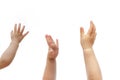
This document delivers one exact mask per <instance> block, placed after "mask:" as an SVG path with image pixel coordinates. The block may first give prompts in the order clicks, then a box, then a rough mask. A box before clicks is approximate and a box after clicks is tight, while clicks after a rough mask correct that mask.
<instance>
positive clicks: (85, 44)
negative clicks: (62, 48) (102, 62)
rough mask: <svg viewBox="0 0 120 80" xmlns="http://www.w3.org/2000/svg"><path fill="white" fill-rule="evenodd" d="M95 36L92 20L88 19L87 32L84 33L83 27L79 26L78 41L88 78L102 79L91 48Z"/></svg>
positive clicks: (90, 79) (91, 79) (89, 79)
mask: <svg viewBox="0 0 120 80" xmlns="http://www.w3.org/2000/svg"><path fill="white" fill-rule="evenodd" d="M95 38H96V28H95V25H94V24H93V22H92V21H90V28H89V30H88V32H87V34H85V32H84V28H83V27H81V28H80V43H81V46H82V49H83V54H84V61H85V66H86V73H87V78H88V80H102V75H101V70H100V67H99V64H98V61H97V59H96V56H95V54H94V50H93V44H94V42H95Z"/></svg>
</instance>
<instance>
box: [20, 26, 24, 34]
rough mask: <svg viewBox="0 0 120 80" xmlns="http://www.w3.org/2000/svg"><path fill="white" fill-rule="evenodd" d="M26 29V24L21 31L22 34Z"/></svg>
mask: <svg viewBox="0 0 120 80" xmlns="http://www.w3.org/2000/svg"><path fill="white" fill-rule="evenodd" d="M24 29H25V26H23V28H22V30H21V31H20V33H21V34H22V33H23V31H24Z"/></svg>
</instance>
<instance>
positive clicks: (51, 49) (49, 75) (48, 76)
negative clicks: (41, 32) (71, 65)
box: [43, 35, 59, 80]
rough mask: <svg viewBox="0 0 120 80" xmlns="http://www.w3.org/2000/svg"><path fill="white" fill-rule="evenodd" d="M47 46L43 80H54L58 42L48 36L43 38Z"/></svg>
mask: <svg viewBox="0 0 120 80" xmlns="http://www.w3.org/2000/svg"><path fill="white" fill-rule="evenodd" d="M45 38H46V41H47V44H48V55H47V61H46V67H45V71H44V75H43V80H56V58H57V56H58V51H59V46H58V40H57V39H56V42H54V41H53V39H52V37H51V36H50V35H46V36H45Z"/></svg>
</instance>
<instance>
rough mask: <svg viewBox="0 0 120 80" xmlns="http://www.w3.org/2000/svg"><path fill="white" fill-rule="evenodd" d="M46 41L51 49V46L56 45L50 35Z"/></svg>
mask: <svg viewBox="0 0 120 80" xmlns="http://www.w3.org/2000/svg"><path fill="white" fill-rule="evenodd" d="M45 37H46V41H47V44H48V46H49V47H51V44H54V41H53V39H52V37H51V36H50V35H46V36H45Z"/></svg>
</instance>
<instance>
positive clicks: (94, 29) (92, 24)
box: [91, 22, 96, 33]
mask: <svg viewBox="0 0 120 80" xmlns="http://www.w3.org/2000/svg"><path fill="white" fill-rule="evenodd" d="M91 26H93V31H92V33H96V27H95V25H94V23H93V22H91Z"/></svg>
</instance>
